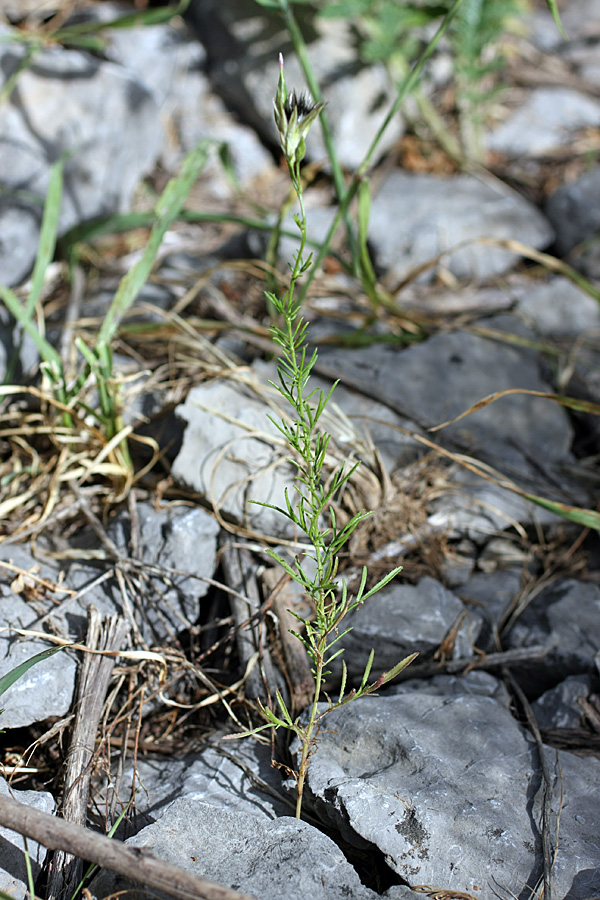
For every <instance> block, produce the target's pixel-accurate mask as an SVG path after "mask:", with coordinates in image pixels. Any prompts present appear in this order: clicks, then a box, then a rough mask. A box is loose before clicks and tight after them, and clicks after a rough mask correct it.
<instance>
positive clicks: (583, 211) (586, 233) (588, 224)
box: [546, 166, 600, 278]
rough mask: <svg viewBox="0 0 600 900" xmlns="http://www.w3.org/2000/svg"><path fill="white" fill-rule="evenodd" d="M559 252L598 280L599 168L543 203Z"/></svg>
mask: <svg viewBox="0 0 600 900" xmlns="http://www.w3.org/2000/svg"><path fill="white" fill-rule="evenodd" d="M546 215H547V216H548V218H549V219H550V221H551V222H552V224H553V226H554V229H555V231H556V248H557V251H558V253H560V254H562V255H563V256H564V255H567V254H570V253H571V251H572V250H573V249H574V248H577V253H575V254H573V255H572V256H571V257H570V258H569V262H572V263H573V265H574V266H576V268H578V269H580V270H581V271H582V272H583V273H584V275H587V276H588V277H589V278H600V166H596V167H594V168H593V169H590V171H589V172H586V173H585V174H584V175H581V176H580V178H578V179H577V180H576V181H574V182H572V183H571V184H564V185H562V187H559V188H558V189H557V190H556V191H555V192H554V193H553V194H552V195H551V196H550V197H549V198H548V201H547V203H546Z"/></svg>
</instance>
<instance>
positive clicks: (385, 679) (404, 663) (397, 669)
mask: <svg viewBox="0 0 600 900" xmlns="http://www.w3.org/2000/svg"><path fill="white" fill-rule="evenodd" d="M418 655H419V654H418V653H411V654H410V656H406V657H405V658H404V659H403V660H402V662H399V663H398V665H396V666H394V668H393V669H390V671H389V672H385V673H384V674H383V675H382V678H383V681H382V682H381V684H388V682H390V681H392V680H393V679H394V678H395V677H396V675H399V674H400V672H402V671H403V669H406V667H407V666H410V664H411V662H413V661H414V660H415V659H416V658H417V656H418Z"/></svg>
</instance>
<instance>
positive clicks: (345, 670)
mask: <svg viewBox="0 0 600 900" xmlns="http://www.w3.org/2000/svg"><path fill="white" fill-rule="evenodd" d="M347 680H348V666H347V665H346V661H345V660H342V683H341V684H340V692H339V695H338V703H341V702H342V700H343V699H344V691H345V690H346V681H347Z"/></svg>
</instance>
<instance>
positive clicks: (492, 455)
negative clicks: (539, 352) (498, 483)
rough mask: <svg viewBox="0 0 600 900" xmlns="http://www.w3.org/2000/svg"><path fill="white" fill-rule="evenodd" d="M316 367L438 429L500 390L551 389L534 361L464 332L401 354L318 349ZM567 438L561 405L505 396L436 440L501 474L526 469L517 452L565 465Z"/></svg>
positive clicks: (385, 350) (370, 349)
mask: <svg viewBox="0 0 600 900" xmlns="http://www.w3.org/2000/svg"><path fill="white" fill-rule="evenodd" d="M319 365H320V368H321V371H323V370H324V368H326V369H327V370H328V371H330V372H331V374H332V376H335V375H336V376H337V377H339V378H341V379H342V380H343V381H344V382H345V383H346V384H349V385H355V386H356V387H358V388H360V386H361V384H362V385H364V384H367V385H368V388H369V393H370V394H372V395H373V396H377V397H378V398H379V400H380V401H381V402H383V403H387V404H388V405H389V406H390V408H391V409H393V410H395V411H396V412H398V413H400V414H403V415H405V416H406V417H407V418H409V419H412V420H414V421H416V422H418V423H419V424H420V425H423V426H424V427H430V426H433V425H438V424H441V423H442V422H444V421H446V420H448V419H451V418H453V417H455V416H457V415H459V414H460V413H462V412H465V411H466V410H467V409H468V408H469V407H470V406H472V405H473V404H475V403H477V402H478V401H480V400H482V399H483V398H484V397H486V396H487V395H490V394H493V393H495V392H497V391H502V390H506V389H510V388H528V389H530V390H537V391H541V392H547V391H551V390H552V388H551V387H550V385H548V384H547V383H546V382H545V381H544V380H543V379H542V378H541V377H540V374H539V371H538V364H537V359H536V356H535V354H532V353H531V352H528V351H521V350H519V349H516V348H515V347H513V346H509V345H507V344H502V343H500V342H498V341H490V340H486V339H485V338H482V337H478V336H477V335H474V334H470V333H467V332H461V331H453V332H449V333H445V334H438V335H435V336H434V337H432V338H429V339H428V340H427V341H425V342H424V343H422V344H418V345H415V346H412V347H409V348H408V349H405V350H398V349H396V348H392V347H388V346H374V347H367V348H364V349H358V350H352V351H349V350H328V349H324V348H322V349H321V352H320V355H319ZM572 436H573V432H572V429H571V425H570V423H569V419H568V417H567V414H566V413H565V411H564V410H563V409H562V408H561V407H560V406H559V405H558V404H556V403H549V402H544V401H543V400H540V399H538V398H534V397H530V396H527V395H522V394H514V395H508V396H505V397H503V398H501V399H500V400H498V401H497V402H495V403H492V404H489V405H487V406H485V407H483V408H482V409H480V410H478V411H477V412H475V413H472V414H471V415H469V416H468V417H466V418H464V419H462V420H461V421H459V422H457V423H455V424H453V425H450V426H448V427H447V428H445V429H444V430H443V431H442V432H441V433H440V437H441V438H442V442H443V441H444V440H445V439H446V438H449V439H456V440H459V441H460V442H461V446H463V447H464V448H465V449H468V451H469V452H471V453H473V454H474V455H476V456H478V457H479V456H480V455H481V454H483V455H484V458H485V460H486V461H488V462H492V463H494V462H496V463H497V464H499V465H500V466H501V467H503V471H506V466H511V467H514V468H515V469H516V470H519V469H520V470H521V471H523V470H525V471H528V470H529V466H528V464H527V463H526V460H525V459H524V458H523V454H522V451H521V449H520V448H525V449H526V450H527V451H529V452H530V453H532V454H533V455H534V456H535V458H536V459H538V458H541V459H542V460H544V461H546V464H549V463H551V462H553V461H558V460H561V459H566V458H568V453H569V447H570V444H571V441H572ZM509 474H510V473H509ZM466 477H469V478H470V479H471V480H473V479H474V477H475V476H473V475H468V476H466Z"/></svg>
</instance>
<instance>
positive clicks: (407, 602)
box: [331, 577, 481, 683]
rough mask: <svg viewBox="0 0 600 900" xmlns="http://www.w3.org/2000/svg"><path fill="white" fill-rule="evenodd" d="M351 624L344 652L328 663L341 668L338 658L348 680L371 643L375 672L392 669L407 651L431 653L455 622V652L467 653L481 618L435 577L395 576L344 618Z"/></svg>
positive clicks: (355, 675) (357, 674) (356, 674)
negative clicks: (413, 580) (406, 580)
mask: <svg viewBox="0 0 600 900" xmlns="http://www.w3.org/2000/svg"><path fill="white" fill-rule="evenodd" d="M344 626H345V627H346V628H352V631H350V632H349V633H348V634H347V635H346V636H345V637H344V638H343V640H342V642H341V646H343V647H344V653H343V655H342V657H338V659H337V660H335V661H334V662H333V663H332V666H331V668H332V671H333V672H334V673H335V674H337V673H339V672H340V670H341V661H342V658H343V660H344V662H345V663H346V666H347V668H348V678H349V681H350V683H352V682H353V681H355V680H356V679H358V680H359V681H360V679H361V677H362V674H363V671H364V668H365V665H366V663H367V660H368V658H369V654H370V652H371V650H372V649H374V650H375V658H374V662H373V669H372V672H373V676H374V677H377V676H378V675H380V674H381V673H382V672H384V671H387V670H388V669H391V668H392V667H393V666H395V665H396V664H397V663H399V662H400V660H402V659H404V657H406V656H408V655H409V654H410V653H419V654H420V656H419V662H425V661H426V660H427V659H429V658H431V656H432V655H433V653H435V651H436V650H437V649H438V647H439V646H440V644H441V643H442V641H443V640H444V639H445V638H446V637H448V635H449V634H450V632H451V631H452V629H453V628H454V627H457V628H458V633H457V636H456V642H455V647H454V655H455V656H471V655H472V653H473V644H474V643H476V641H477V635H478V633H479V628H480V627H481V618H480V617H479V616H478V615H477V613H473V614H469V613H468V612H467V610H466V608H465V606H464V605H463V603H462V602H461V601H460V600H459V599H458V597H457V596H456V595H455V594H453V593H452V592H451V591H449V590H447V589H446V588H445V587H443V585H441V584H440V583H439V582H438V581H435V579H433V578H429V577H425V578H422V579H421V580H420V581H419V583H418V584H416V585H410V584H402V583H401V582H400V581H395V582H393V583H392V584H390V585H388V586H387V587H385V588H384V589H383V590H381V591H379V593H377V594H375V596H374V597H372V598H370V599H369V600H367V602H366V603H365V604H364V606H362V607H361V608H360V609H358V610H356V611H355V612H352V613H350V614H349V615H348V616H347V617H346V619H345V620H344Z"/></svg>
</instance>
